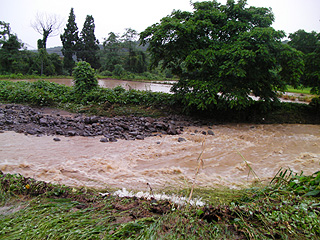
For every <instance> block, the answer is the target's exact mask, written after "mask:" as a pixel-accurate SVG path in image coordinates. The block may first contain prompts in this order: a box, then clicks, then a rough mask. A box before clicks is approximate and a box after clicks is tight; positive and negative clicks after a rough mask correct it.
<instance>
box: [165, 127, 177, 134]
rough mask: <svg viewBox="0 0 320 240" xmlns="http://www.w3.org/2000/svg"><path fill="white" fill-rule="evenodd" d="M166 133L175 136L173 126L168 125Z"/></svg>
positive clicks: (175, 132) (175, 131)
mask: <svg viewBox="0 0 320 240" xmlns="http://www.w3.org/2000/svg"><path fill="white" fill-rule="evenodd" d="M167 133H168V134H170V135H176V134H177V130H176V127H175V126H173V125H169V127H168V130H167Z"/></svg>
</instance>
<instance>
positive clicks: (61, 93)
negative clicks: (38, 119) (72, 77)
mask: <svg viewBox="0 0 320 240" xmlns="http://www.w3.org/2000/svg"><path fill="white" fill-rule="evenodd" d="M0 93H1V94H0V101H3V102H13V103H27V104H31V105H37V106H53V105H55V104H57V103H64V102H67V101H71V88H70V87H67V86H63V85H60V84H55V83H50V82H48V81H37V82H35V83H29V82H22V81H21V82H16V83H14V82H9V81H0Z"/></svg>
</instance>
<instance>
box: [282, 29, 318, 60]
mask: <svg viewBox="0 0 320 240" xmlns="http://www.w3.org/2000/svg"><path fill="white" fill-rule="evenodd" d="M319 37H320V35H319V34H317V33H316V32H315V31H312V32H311V33H308V32H306V31H305V30H302V29H300V30H298V31H296V32H295V33H291V34H289V38H290V41H289V42H288V44H289V45H290V46H292V47H294V48H295V49H297V50H299V51H301V52H303V53H304V54H308V53H312V52H314V51H315V50H316V48H317V42H318V41H319Z"/></svg>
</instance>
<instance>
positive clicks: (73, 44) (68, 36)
mask: <svg viewBox="0 0 320 240" xmlns="http://www.w3.org/2000/svg"><path fill="white" fill-rule="evenodd" d="M75 20H76V16H75V15H74V11H73V8H71V10H70V14H69V18H68V23H67V25H66V28H65V29H64V33H63V34H61V35H60V38H61V42H62V50H61V51H62V54H63V56H64V59H63V66H64V68H65V69H66V70H67V71H68V73H69V74H70V75H71V74H72V69H73V67H74V66H75V61H74V57H75V56H76V51H77V46H78V42H79V32H78V27H77V24H76V22H75Z"/></svg>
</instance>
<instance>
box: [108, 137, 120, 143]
mask: <svg viewBox="0 0 320 240" xmlns="http://www.w3.org/2000/svg"><path fill="white" fill-rule="evenodd" d="M109 142H118V140H117V139H116V138H113V137H111V138H109Z"/></svg>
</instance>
